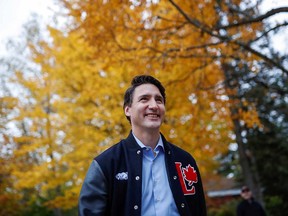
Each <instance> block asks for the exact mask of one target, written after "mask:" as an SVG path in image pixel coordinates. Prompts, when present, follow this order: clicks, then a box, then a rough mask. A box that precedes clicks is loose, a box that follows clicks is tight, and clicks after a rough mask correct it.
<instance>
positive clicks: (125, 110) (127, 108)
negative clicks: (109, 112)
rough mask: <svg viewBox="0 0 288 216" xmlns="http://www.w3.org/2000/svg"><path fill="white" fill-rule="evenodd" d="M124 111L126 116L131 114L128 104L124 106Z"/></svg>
mask: <svg viewBox="0 0 288 216" xmlns="http://www.w3.org/2000/svg"><path fill="white" fill-rule="evenodd" d="M124 112H125V115H126V116H129V117H130V116H131V113H130V107H129V106H126V107H125V109H124Z"/></svg>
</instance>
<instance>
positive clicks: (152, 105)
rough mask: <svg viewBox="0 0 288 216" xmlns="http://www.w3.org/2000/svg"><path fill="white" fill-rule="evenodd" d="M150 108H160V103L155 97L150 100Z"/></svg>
mask: <svg viewBox="0 0 288 216" xmlns="http://www.w3.org/2000/svg"><path fill="white" fill-rule="evenodd" d="M149 108H150V109H157V108H158V104H157V101H156V100H155V99H151V100H150V102H149Z"/></svg>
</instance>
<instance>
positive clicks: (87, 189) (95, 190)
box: [78, 160, 107, 216]
mask: <svg viewBox="0 0 288 216" xmlns="http://www.w3.org/2000/svg"><path fill="white" fill-rule="evenodd" d="M106 206H107V181H106V178H105V176H104V174H103V172H102V169H101V167H100V166H99V164H98V163H97V161H95V160H93V162H92V163H91V165H90V167H89V169H88V172H87V174H86V177H85V179H84V182H83V185H82V189H81V192H80V196H79V203H78V213H79V214H78V215H79V216H88V215H89V216H96V215H97V216H102V215H105V214H106V212H105V211H106Z"/></svg>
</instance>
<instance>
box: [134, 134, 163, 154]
mask: <svg viewBox="0 0 288 216" xmlns="http://www.w3.org/2000/svg"><path fill="white" fill-rule="evenodd" d="M132 134H133V136H134V138H135V140H136V142H137V144H138V145H139V146H140V147H141V148H151V147H149V146H146V145H144V144H143V143H142V142H141V141H140V140H139V139H138V138H137V137H136V136H135V135H134V133H133V132H132ZM161 148H162V149H163V151H164V145H163V140H162V137H161V135H160V137H159V140H158V143H157V145H156V146H155V149H154V150H155V151H158V150H159V149H161Z"/></svg>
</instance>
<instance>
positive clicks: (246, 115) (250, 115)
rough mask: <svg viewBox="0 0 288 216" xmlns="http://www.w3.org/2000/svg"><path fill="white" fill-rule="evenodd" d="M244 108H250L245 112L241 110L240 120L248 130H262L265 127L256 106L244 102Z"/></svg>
mask: <svg viewBox="0 0 288 216" xmlns="http://www.w3.org/2000/svg"><path fill="white" fill-rule="evenodd" d="M244 106H245V107H248V108H247V109H245V110H244V109H239V118H240V119H241V120H242V121H243V122H244V123H245V125H246V126H247V127H248V128H253V127H259V128H261V127H262V126H263V125H262V123H261V122H260V119H259V116H258V112H257V109H256V106H255V105H254V104H248V102H247V101H244Z"/></svg>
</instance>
